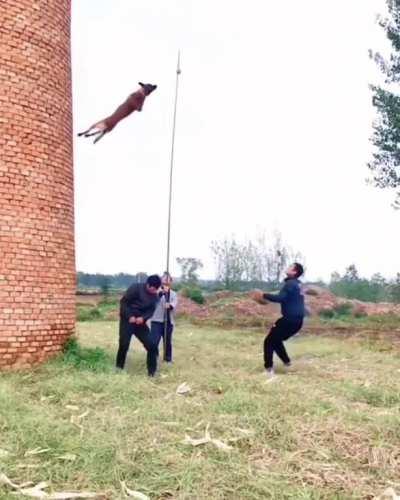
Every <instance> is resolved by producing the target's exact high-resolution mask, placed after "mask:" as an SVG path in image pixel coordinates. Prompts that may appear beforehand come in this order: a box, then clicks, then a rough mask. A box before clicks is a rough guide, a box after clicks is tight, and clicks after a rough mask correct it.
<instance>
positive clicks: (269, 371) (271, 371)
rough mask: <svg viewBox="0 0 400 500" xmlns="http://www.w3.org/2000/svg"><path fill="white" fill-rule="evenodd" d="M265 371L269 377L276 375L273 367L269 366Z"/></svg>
mask: <svg viewBox="0 0 400 500" xmlns="http://www.w3.org/2000/svg"><path fill="white" fill-rule="evenodd" d="M265 373H266V375H267V379H271V378H274V377H275V372H274V369H273V368H267V369H266V371H265Z"/></svg>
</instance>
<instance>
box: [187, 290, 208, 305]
mask: <svg viewBox="0 0 400 500" xmlns="http://www.w3.org/2000/svg"><path fill="white" fill-rule="evenodd" d="M182 295H183V296H184V297H187V298H188V299H190V300H193V302H196V303H197V304H204V303H205V301H206V299H205V298H204V295H203V292H202V291H201V289H200V288H197V287H185V288H182Z"/></svg>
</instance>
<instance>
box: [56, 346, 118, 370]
mask: <svg viewBox="0 0 400 500" xmlns="http://www.w3.org/2000/svg"><path fill="white" fill-rule="evenodd" d="M62 361H63V362H64V363H66V364H68V365H72V366H73V367H74V368H77V369H80V370H90V371H95V372H103V371H108V369H109V368H110V366H111V364H110V363H111V360H110V358H109V356H108V355H107V353H106V352H105V351H104V350H103V349H100V348H99V347H96V348H94V349H91V348H88V347H81V346H80V345H79V344H78V341H77V340H76V339H74V338H72V339H70V340H68V342H67V343H66V344H65V346H64V349H63V358H62Z"/></svg>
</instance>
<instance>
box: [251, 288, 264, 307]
mask: <svg viewBox="0 0 400 500" xmlns="http://www.w3.org/2000/svg"><path fill="white" fill-rule="evenodd" d="M249 296H250V298H251V299H253V300H255V301H256V302H258V303H259V304H265V303H266V300H265V298H264V293H263V292H262V291H261V290H253V291H251V292H250V293H249Z"/></svg>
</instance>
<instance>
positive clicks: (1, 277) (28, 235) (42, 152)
mask: <svg viewBox="0 0 400 500" xmlns="http://www.w3.org/2000/svg"><path fill="white" fill-rule="evenodd" d="M70 7H71V6H70V0H1V7H0V369H1V368H9V367H20V366H29V365H32V364H34V363H37V362H40V361H43V360H44V359H46V358H47V357H49V356H50V355H51V354H53V353H55V352H58V351H60V349H61V347H62V345H63V343H64V342H65V340H66V339H67V338H68V337H69V336H70V335H71V334H72V333H73V331H74V323H75V300H74V293H75V256H74V209H73V169H72V142H71V141H72V130H71V128H72V120H71V113H72V111H71V70H70Z"/></svg>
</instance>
